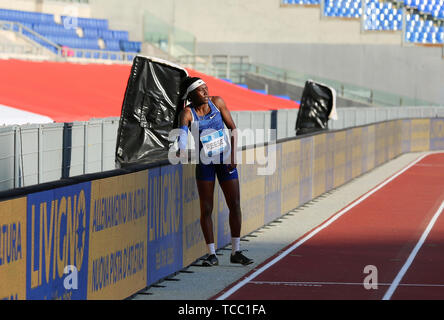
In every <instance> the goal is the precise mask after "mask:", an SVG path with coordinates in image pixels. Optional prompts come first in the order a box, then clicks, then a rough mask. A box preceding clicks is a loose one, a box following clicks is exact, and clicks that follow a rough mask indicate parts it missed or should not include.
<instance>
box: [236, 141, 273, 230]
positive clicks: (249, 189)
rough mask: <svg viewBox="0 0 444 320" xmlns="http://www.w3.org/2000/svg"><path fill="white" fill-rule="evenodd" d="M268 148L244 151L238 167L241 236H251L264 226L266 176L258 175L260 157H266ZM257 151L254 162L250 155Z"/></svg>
mask: <svg viewBox="0 0 444 320" xmlns="http://www.w3.org/2000/svg"><path fill="white" fill-rule="evenodd" d="M265 149H266V148H265V147H263V146H262V147H258V148H256V149H253V148H251V149H248V150H243V151H242V159H243V160H242V161H243V162H242V164H239V165H238V168H240V170H239V174H240V177H239V180H240V181H239V183H240V204H241V211H242V230H241V236H244V235H246V234H249V233H250V232H252V231H254V230H256V229H258V228H259V227H261V226H262V225H263V224H264V213H265V194H264V192H265V176H264V175H259V174H258V172H259V171H258V169H259V167H263V166H262V165H260V164H258V163H257V160H258V156H259V157H260V158H262V156H266V152H267V151H266V150H265ZM252 151H255V157H254V160H253V161H252V159H251V158H249V157H248V154H249V153H250V152H252ZM250 155H251V154H250Z"/></svg>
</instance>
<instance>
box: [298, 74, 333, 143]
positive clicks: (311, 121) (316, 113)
mask: <svg viewBox="0 0 444 320" xmlns="http://www.w3.org/2000/svg"><path fill="white" fill-rule="evenodd" d="M329 119H337V116H336V91H335V90H334V89H333V88H331V87H328V86H326V85H324V84H321V83H318V82H315V81H313V80H307V81H306V82H305V87H304V91H303V92H302V98H301V106H300V108H299V112H298V118H297V120H296V135H301V134H306V133H311V132H315V131H320V130H327V129H328V120H329Z"/></svg>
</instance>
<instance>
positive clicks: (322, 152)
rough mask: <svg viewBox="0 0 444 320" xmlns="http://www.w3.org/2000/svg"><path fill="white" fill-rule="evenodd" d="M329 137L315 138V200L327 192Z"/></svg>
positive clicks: (321, 135)
mask: <svg viewBox="0 0 444 320" xmlns="http://www.w3.org/2000/svg"><path fill="white" fill-rule="evenodd" d="M326 175H327V135H326V134H318V135H316V136H314V167H313V198H316V197H317V196H319V195H321V194H323V193H324V192H325V191H326V188H327V187H326V181H327V179H326Z"/></svg>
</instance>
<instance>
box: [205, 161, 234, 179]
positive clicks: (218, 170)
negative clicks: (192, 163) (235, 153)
mask: <svg viewBox="0 0 444 320" xmlns="http://www.w3.org/2000/svg"><path fill="white" fill-rule="evenodd" d="M216 175H217V180H218V181H219V182H223V181H227V180H233V179H239V175H238V174H237V169H234V170H233V171H231V173H230V169H229V168H228V165H227V164H214V163H210V164H203V163H198V164H196V179H197V180H205V181H215V180H216Z"/></svg>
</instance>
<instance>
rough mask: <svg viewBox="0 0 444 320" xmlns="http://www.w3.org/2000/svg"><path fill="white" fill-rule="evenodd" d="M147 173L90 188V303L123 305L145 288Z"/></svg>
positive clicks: (132, 175) (126, 176)
mask: <svg viewBox="0 0 444 320" xmlns="http://www.w3.org/2000/svg"><path fill="white" fill-rule="evenodd" d="M147 201H148V171H147V170H145V171H141V172H136V173H131V174H126V175H121V176H116V177H112V178H106V179H101V180H95V181H92V183H91V207H90V208H91V209H90V210H91V218H90V232H89V235H90V241H89V259H88V266H89V267H88V292H87V294H88V295H87V298H88V299H89V300H90V299H124V298H127V297H129V296H130V295H132V294H134V292H136V291H137V290H141V289H143V288H144V287H146V276H147V269H146V268H147V239H148V237H147V232H148V220H147V211H148V210H147Z"/></svg>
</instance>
